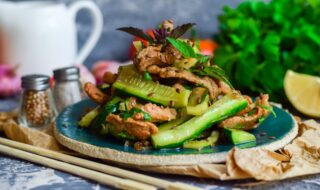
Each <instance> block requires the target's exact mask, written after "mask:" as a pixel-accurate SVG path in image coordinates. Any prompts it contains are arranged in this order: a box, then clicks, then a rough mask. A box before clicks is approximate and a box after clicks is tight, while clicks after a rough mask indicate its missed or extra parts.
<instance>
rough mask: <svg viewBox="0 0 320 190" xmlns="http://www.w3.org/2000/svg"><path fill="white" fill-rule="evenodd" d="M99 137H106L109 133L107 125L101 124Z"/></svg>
mask: <svg viewBox="0 0 320 190" xmlns="http://www.w3.org/2000/svg"><path fill="white" fill-rule="evenodd" d="M99 133H100V135H107V134H108V133H109V126H108V125H107V124H102V127H101V129H100V132H99Z"/></svg>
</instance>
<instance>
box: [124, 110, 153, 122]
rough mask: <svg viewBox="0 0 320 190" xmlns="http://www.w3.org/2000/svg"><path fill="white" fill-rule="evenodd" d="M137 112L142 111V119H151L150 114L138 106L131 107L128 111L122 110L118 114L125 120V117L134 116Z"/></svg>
mask: <svg viewBox="0 0 320 190" xmlns="http://www.w3.org/2000/svg"><path fill="white" fill-rule="evenodd" d="M137 113H142V114H143V119H144V120H145V121H151V115H150V114H148V113H147V112H144V111H142V110H141V109H139V108H132V109H131V110H129V111H125V112H122V113H121V114H120V115H121V117H122V118H123V119H124V120H127V119H129V118H130V117H132V116H134V115H135V114H137Z"/></svg>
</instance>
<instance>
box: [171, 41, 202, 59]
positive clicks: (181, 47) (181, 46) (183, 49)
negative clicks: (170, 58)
mask: <svg viewBox="0 0 320 190" xmlns="http://www.w3.org/2000/svg"><path fill="white" fill-rule="evenodd" d="M167 40H168V41H169V42H170V43H171V45H173V47H175V48H176V49H177V50H178V51H179V52H180V53H181V54H182V56H183V57H184V58H190V57H196V53H195V52H194V50H193V48H192V47H191V46H190V45H189V44H187V43H186V42H183V41H181V40H176V39H173V38H169V37H168V38H167Z"/></svg>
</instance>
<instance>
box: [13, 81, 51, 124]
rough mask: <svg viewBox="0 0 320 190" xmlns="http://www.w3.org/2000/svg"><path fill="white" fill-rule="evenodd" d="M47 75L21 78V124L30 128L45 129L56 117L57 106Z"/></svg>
mask: <svg viewBox="0 0 320 190" xmlns="http://www.w3.org/2000/svg"><path fill="white" fill-rule="evenodd" d="M49 81H50V80H49V77H48V76H46V75H26V76H23V77H22V78H21V87H22V95H21V100H20V111H19V123H20V124H22V125H25V126H28V127H34V128H44V127H47V126H49V124H50V123H51V121H52V120H53V119H54V117H55V113H56V110H55V106H54V102H53V99H52V94H51V90H50V84H49Z"/></svg>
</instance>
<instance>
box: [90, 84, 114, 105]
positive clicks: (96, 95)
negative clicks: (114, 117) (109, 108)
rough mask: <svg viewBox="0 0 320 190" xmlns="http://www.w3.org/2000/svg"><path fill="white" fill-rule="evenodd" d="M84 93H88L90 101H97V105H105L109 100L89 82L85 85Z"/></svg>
mask: <svg viewBox="0 0 320 190" xmlns="http://www.w3.org/2000/svg"><path fill="white" fill-rule="evenodd" d="M84 91H85V92H86V93H87V95H88V96H89V97H90V99H92V100H93V101H95V102H96V103H97V104H104V103H105V102H106V101H107V100H108V98H109V97H108V96H107V95H106V94H104V93H103V92H102V91H101V90H100V89H99V88H97V87H96V86H95V85H94V84H92V83H91V82H87V83H85V84H84Z"/></svg>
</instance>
